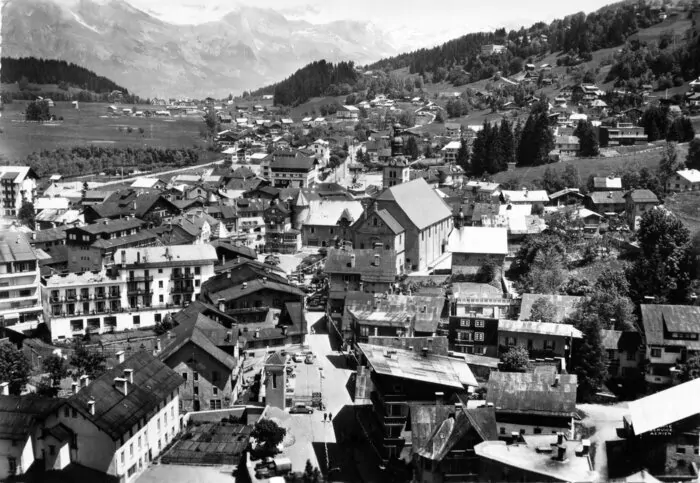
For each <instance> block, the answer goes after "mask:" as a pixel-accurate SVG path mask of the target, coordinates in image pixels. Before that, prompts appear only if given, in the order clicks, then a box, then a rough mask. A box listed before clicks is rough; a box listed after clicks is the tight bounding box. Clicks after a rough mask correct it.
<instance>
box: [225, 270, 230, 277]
mask: <svg viewBox="0 0 700 483" xmlns="http://www.w3.org/2000/svg"><path fill="white" fill-rule="evenodd" d="M226 278H231V271H230V270H229V271H228V272H226Z"/></svg>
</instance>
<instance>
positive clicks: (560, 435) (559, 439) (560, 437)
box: [557, 433, 564, 445]
mask: <svg viewBox="0 0 700 483" xmlns="http://www.w3.org/2000/svg"><path fill="white" fill-rule="evenodd" d="M563 443H564V433H557V444H559V445H561V444H563Z"/></svg>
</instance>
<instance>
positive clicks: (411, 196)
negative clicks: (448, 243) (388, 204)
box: [377, 178, 452, 230]
mask: <svg viewBox="0 0 700 483" xmlns="http://www.w3.org/2000/svg"><path fill="white" fill-rule="evenodd" d="M377 200H378V201H393V202H395V203H396V205H397V206H398V207H399V208H400V209H401V211H403V212H404V214H405V215H406V217H408V219H409V220H410V221H411V223H413V224H414V225H415V226H416V228H418V229H419V230H423V229H425V228H427V227H429V226H431V225H434V224H436V223H439V222H441V221H444V220H445V219H448V218H450V217H451V216H452V212H451V210H450V208H449V206H447V204H445V202H444V201H443V200H442V198H440V196H439V195H438V194H437V193H436V192H435V190H433V189H432V188H431V187H430V186H429V185H428V183H427V182H426V181H425V180H424V179H423V178H417V179H414V180H412V181H409V182H408V183H401V184H398V185H396V186H392V187H391V188H387V189H385V190H384V191H383V192H382V193H381V194H380V195H379V197H378V198H377Z"/></svg>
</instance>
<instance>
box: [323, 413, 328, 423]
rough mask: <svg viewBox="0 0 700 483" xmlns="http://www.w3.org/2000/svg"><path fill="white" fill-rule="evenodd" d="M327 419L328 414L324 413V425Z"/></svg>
mask: <svg viewBox="0 0 700 483" xmlns="http://www.w3.org/2000/svg"><path fill="white" fill-rule="evenodd" d="M327 417H328V414H326V413H323V422H324V423H325V422H326V418H327Z"/></svg>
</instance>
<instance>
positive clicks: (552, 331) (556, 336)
mask: <svg viewBox="0 0 700 483" xmlns="http://www.w3.org/2000/svg"><path fill="white" fill-rule="evenodd" d="M582 337H583V334H582V333H581V331H580V330H578V329H576V328H575V327H574V326H573V325H569V324H557V323H553V322H524V321H522V320H506V319H501V320H499V321H498V344H499V354H500V353H503V352H506V351H507V350H508V349H509V348H511V347H514V346H523V347H525V348H526V349H527V350H528V352H529V353H530V358H531V359H536V358H541V357H565V358H568V357H569V356H570V355H571V345H572V343H573V339H581V338H582Z"/></svg>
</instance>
